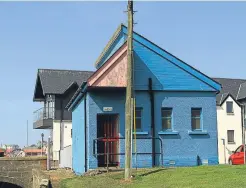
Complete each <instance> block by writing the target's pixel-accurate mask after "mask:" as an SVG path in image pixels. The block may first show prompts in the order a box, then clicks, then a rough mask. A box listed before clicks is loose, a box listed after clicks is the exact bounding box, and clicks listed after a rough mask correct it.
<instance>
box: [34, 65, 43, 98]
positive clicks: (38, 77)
mask: <svg viewBox="0 0 246 188" xmlns="http://www.w3.org/2000/svg"><path fill="white" fill-rule="evenodd" d="M39 70H40V69H38V72H37V78H36V83H35V87H34V92H33V93H34V94H33V99H32V100H33V102H38V101H42V100H41V99H35V93H36V89H37V84H38V79H39V80H40V84H41V87H42V91H43V95H44V90H43V86H42V81H41V78H40V75H39Z"/></svg>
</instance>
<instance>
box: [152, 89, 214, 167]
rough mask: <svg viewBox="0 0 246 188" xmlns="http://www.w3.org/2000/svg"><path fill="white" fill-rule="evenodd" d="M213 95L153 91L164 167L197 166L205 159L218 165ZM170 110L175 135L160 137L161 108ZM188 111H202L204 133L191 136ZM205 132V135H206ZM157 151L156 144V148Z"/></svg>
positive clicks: (208, 93)
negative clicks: (171, 110)
mask: <svg viewBox="0 0 246 188" xmlns="http://www.w3.org/2000/svg"><path fill="white" fill-rule="evenodd" d="M215 96H216V94H215V93H212V92H182V93H181V92H179V93H177V92H156V93H155V122H156V133H155V134H156V136H160V137H161V139H162V140H163V149H164V164H165V165H166V166H167V165H169V162H170V161H171V160H173V161H175V165H176V166H194V165H197V162H198V161H197V156H198V157H199V158H200V163H202V162H203V161H204V160H208V163H209V164H218V150H217V114H216V97H215ZM162 107H168V108H172V109H173V131H176V132H177V133H178V134H176V135H160V134H158V132H159V131H160V130H161V118H160V117H161V108H162ZM191 108H201V109H202V127H203V128H202V129H203V132H204V133H205V134H202V135H192V134H189V131H191ZM206 132H207V134H206ZM156 149H158V143H157V148H156Z"/></svg>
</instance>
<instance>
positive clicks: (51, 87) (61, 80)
mask: <svg viewBox="0 0 246 188" xmlns="http://www.w3.org/2000/svg"><path fill="white" fill-rule="evenodd" d="M92 73H93V72H92V71H76V70H56V69H38V75H37V82H36V87H35V91H34V98H35V93H36V92H37V85H38V80H39V79H40V83H41V87H42V91H43V94H44V95H45V94H63V93H64V92H65V91H66V90H68V89H69V88H70V87H71V86H72V85H74V84H77V85H78V86H80V85H81V84H82V83H83V82H85V81H87V79H88V78H89V77H90V76H91V75H92Z"/></svg>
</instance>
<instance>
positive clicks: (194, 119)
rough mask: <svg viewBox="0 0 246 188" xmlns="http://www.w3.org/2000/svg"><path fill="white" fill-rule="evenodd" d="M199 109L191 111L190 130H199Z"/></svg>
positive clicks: (200, 110)
mask: <svg viewBox="0 0 246 188" xmlns="http://www.w3.org/2000/svg"><path fill="white" fill-rule="evenodd" d="M201 112H202V109H201V108H192V109H191V128H192V130H201Z"/></svg>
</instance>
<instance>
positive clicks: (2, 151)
mask: <svg viewBox="0 0 246 188" xmlns="http://www.w3.org/2000/svg"><path fill="white" fill-rule="evenodd" d="M4 154H5V149H3V148H0V157H4Z"/></svg>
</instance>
